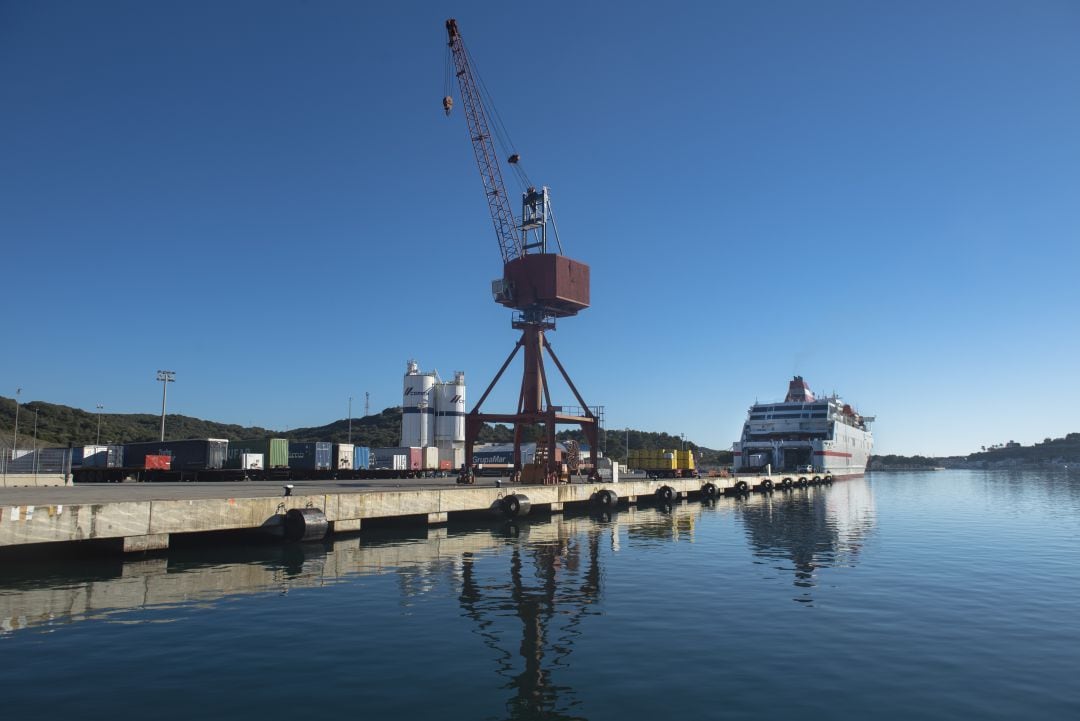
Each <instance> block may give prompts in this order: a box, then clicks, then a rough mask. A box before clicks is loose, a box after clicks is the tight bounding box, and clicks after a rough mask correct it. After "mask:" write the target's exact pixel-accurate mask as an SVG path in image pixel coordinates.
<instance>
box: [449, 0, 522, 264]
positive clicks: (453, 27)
mask: <svg viewBox="0 0 1080 721" xmlns="http://www.w3.org/2000/svg"><path fill="white" fill-rule="evenodd" d="M446 32H447V34H448V35H449V37H450V50H451V52H452V53H453V57H454V71H455V74H456V75H457V79H458V88H459V89H460V91H461V100H462V104H463V105H464V106H465V118H466V119H467V121H468V124H469V138H470V139H471V140H472V147H473V154H474V155H475V156H476V165H477V167H478V168H479V169H480V179H481V180H482V181H483V184H484V197H486V198H487V204H488V212H489V213H490V214H491V221H492V223H494V225H495V236H496V237H497V238H498V241H499V252H500V253H501V254H502V259H503V263H508V262H510V261H511V260H514V259H515V258H519V257H521V255H522V247H521V241H520V240H519V239H518V234H517V226H518V224H517V221H516V220H515V218H514V212H513V210H511V209H510V198H509V196H508V195H507V194H506V187H505V186H504V185H503V179H502V169H501V168H500V167H499V158H498V156H497V155H496V154H495V144H494V143H493V142H492V139H491V130H490V126H489V124H488V119H487V113H486V112H485V111H484V103H483V100H482V99H481V96H480V88H479V86H478V85H477V82H476V78H475V77H474V75H473V71H472V67H471V66H470V64H469V55H468V52H466V50H465V44H464V43H463V42H462V40H461V33H459V32H458V27H457V21H456V20H454V19H452V18H451V19H450V20H447V21H446Z"/></svg>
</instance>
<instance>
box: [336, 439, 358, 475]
mask: <svg viewBox="0 0 1080 721" xmlns="http://www.w3.org/2000/svg"><path fill="white" fill-rule="evenodd" d="M355 461H356V459H355V452H354V447H353V444H352V443H335V444H334V458H333V464H332V466H331V467H332V468H333V469H334V470H336V471H351V470H353V468H355V466H354V465H353V464H354V463H355Z"/></svg>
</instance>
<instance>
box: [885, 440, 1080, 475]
mask: <svg viewBox="0 0 1080 721" xmlns="http://www.w3.org/2000/svg"><path fill="white" fill-rule="evenodd" d="M948 468H967V469H975V470H992V469H999V468H1000V469H1005V468H1058V469H1066V468H1080V433H1069V434H1068V435H1066V436H1065V437H1064V438H1047V439H1045V440H1043V442H1042V443H1035V444H1033V445H1030V446H1024V445H1021V444H1019V443H1016V442H1014V441H1009V442H1008V443H1003V444H1000V445H996V446H990V447H983V448H981V449H980V450H979V451H977V452H975V453H971V454H968V455H966V456H919V455H915V456H899V455H888V456H872V457H871V458H870V465H869V470H871V471H930V470H935V469H948Z"/></svg>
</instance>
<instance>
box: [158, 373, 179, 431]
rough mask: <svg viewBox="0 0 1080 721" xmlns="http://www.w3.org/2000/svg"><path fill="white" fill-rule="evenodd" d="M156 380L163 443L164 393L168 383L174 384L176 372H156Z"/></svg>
mask: <svg viewBox="0 0 1080 721" xmlns="http://www.w3.org/2000/svg"><path fill="white" fill-rule="evenodd" d="M157 379H158V380H159V381H161V442H162V443H164V442H165V393H166V390H167V389H168V387H169V384H170V383H175V382H176V371H158V372H157Z"/></svg>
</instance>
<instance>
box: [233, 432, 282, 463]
mask: <svg viewBox="0 0 1080 721" xmlns="http://www.w3.org/2000/svg"><path fill="white" fill-rule="evenodd" d="M243 453H262V454H263V458H265V459H266V467H267V468H288V467H289V439H288V438H260V439H257V440H252V441H229V453H228V456H227V458H226V460H225V467H226V468H239V467H240V455H241V454H243Z"/></svg>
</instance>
